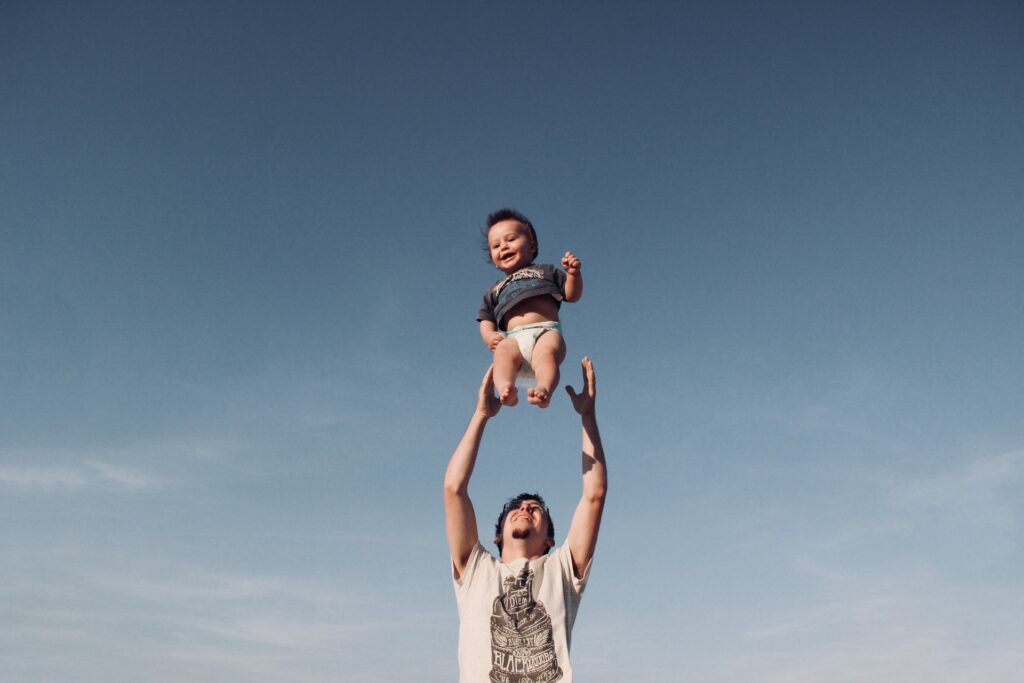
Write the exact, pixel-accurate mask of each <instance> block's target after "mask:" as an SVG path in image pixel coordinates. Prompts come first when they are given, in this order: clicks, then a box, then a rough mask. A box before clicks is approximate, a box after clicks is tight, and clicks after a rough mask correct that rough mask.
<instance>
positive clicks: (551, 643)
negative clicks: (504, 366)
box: [444, 358, 608, 683]
mask: <svg viewBox="0 0 1024 683" xmlns="http://www.w3.org/2000/svg"><path fill="white" fill-rule="evenodd" d="M582 366H583V390H582V391H581V392H580V393H579V394H577V393H576V391H575V390H574V389H573V388H572V387H569V386H567V387H566V388H565V390H566V392H567V393H568V394H569V398H570V399H571V401H572V405H573V408H574V409H575V410H576V412H578V413H579V414H580V417H581V420H582V423H583V495H582V496H581V497H580V501H579V503H578V504H577V506H576V512H575V513H574V514H573V518H572V525H571V526H570V527H569V533H568V535H567V536H566V541H565V543H564V544H563V545H562V546H560V547H559V548H557V549H556V550H554V552H552V553H550V554H549V551H550V550H551V549H552V547H553V546H554V545H555V540H554V527H553V524H552V522H551V518H550V516H549V515H548V511H547V508H546V507H545V506H544V501H543V499H541V498H540V496H538V495H536V494H532V495H531V494H522V495H520V496H517V497H515V498H513V499H512V500H511V501H509V504H506V506H505V508H504V509H503V510H502V512H501V515H500V516H499V518H498V524H497V526H496V528H495V536H494V542H495V544H496V545H497V546H498V551H499V553H500V555H501V557H500V559H496V558H495V557H494V556H492V555H491V554H490V553H488V552H487V551H486V550H484V548H483V546H482V545H481V543H480V540H479V534H478V533H477V525H476V513H475V511H474V510H473V503H472V501H470V499H469V492H468V488H469V480H470V477H472V475H473V467H474V465H475V464H476V457H477V453H478V452H479V450H480V441H481V439H482V437H483V433H484V427H485V426H486V425H487V421H488V420H489V419H490V418H492V417H494V416H495V415H497V414H498V410H499V409H500V408H501V403H500V402H499V400H498V398H497V397H496V396H495V395H494V380H493V378H492V373H493V368H490V369H488V370H487V374H486V375H485V376H484V379H483V382H482V383H481V386H480V393H479V396H478V399H477V406H476V410H475V411H474V412H473V417H472V419H471V420H470V422H469V426H468V427H467V428H466V433H465V434H464V435H463V436H462V440H461V441H460V442H459V445H458V446H457V447H456V448H455V452H454V453H453V454H452V458H451V461H450V462H449V463H448V471H447V472H446V473H445V478H444V510H445V523H446V528H447V533H448V546H449V548H450V549H451V554H452V570H453V577H454V579H455V597H456V601H457V603H458V608H459V681H460V682H461V683H485V682H486V681H491V682H492V683H526V682H527V681H529V682H531V683H549V682H551V681H561V682H562V683H572V680H573V676H572V666H571V664H570V663H569V646H570V643H571V639H572V626H573V622H574V621H575V619H576V610H577V608H578V607H579V601H580V596H581V594H582V593H583V588H584V587H585V586H586V583H587V578H588V576H589V570H590V559H591V558H592V557H593V555H594V548H595V546H596V545H597V533H598V530H599V528H600V526H601V513H602V511H603V510H604V501H605V493H606V491H607V488H608V477H607V472H606V470H605V460H604V450H603V449H602V447H601V437H600V435H599V434H598V431H597V417H596V416H595V414H594V399H595V397H596V395H597V387H596V384H595V381H594V366H593V364H592V363H591V362H590V359H589V358H584V359H583V361H582Z"/></svg>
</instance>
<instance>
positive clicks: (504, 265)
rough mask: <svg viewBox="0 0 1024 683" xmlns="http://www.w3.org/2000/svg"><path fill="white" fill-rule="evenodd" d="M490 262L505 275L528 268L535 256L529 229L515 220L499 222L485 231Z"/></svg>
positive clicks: (534, 246) (534, 247)
mask: <svg viewBox="0 0 1024 683" xmlns="http://www.w3.org/2000/svg"><path fill="white" fill-rule="evenodd" d="M487 248H488V250H489V252H490V254H491V262H492V263H494V265H495V266H497V268H498V270H501V271H503V272H505V273H506V274H510V273H514V272H515V271H517V270H519V269H520V268H522V267H523V266H528V265H530V263H531V262H532V261H533V259H534V257H535V256H536V255H537V245H536V244H534V242H533V238H532V237H531V236H530V229H529V228H528V227H526V226H525V225H523V224H522V223H520V222H519V221H516V220H511V219H509V220H506V221H499V222H497V223H495V224H494V225H492V226H491V229H490V230H488V231H487Z"/></svg>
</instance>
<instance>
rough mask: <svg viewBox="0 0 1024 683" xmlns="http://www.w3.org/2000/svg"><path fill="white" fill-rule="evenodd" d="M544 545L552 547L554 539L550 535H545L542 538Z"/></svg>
mask: <svg viewBox="0 0 1024 683" xmlns="http://www.w3.org/2000/svg"><path fill="white" fill-rule="evenodd" d="M544 545H546V546H547V547H548V548H554V547H555V539H553V538H551V537H550V536H547V537H546V538H545V539H544Z"/></svg>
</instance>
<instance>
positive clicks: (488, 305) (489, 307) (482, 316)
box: [476, 289, 498, 324]
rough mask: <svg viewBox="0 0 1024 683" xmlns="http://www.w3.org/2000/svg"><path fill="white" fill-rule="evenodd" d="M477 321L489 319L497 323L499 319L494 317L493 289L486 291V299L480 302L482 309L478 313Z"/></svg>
mask: <svg viewBox="0 0 1024 683" xmlns="http://www.w3.org/2000/svg"><path fill="white" fill-rule="evenodd" d="M476 320H477V322H483V321H484V320H489V321H491V322H492V323H495V324H497V322H498V321H497V320H495V319H494V300H493V296H492V294H491V290H489V289H488V290H487V291H486V292H484V299H483V301H482V302H480V310H479V311H477V313H476Z"/></svg>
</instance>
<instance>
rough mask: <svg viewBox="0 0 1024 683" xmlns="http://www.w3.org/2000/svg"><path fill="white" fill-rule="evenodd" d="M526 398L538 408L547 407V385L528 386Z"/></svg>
mask: <svg viewBox="0 0 1024 683" xmlns="http://www.w3.org/2000/svg"><path fill="white" fill-rule="evenodd" d="M526 400H527V401H529V402H530V403H532V404H533V405H535V406H538V407H540V408H547V407H548V404H549V403H551V392H550V391H548V389H547V387H530V388H529V389H527V390H526Z"/></svg>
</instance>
